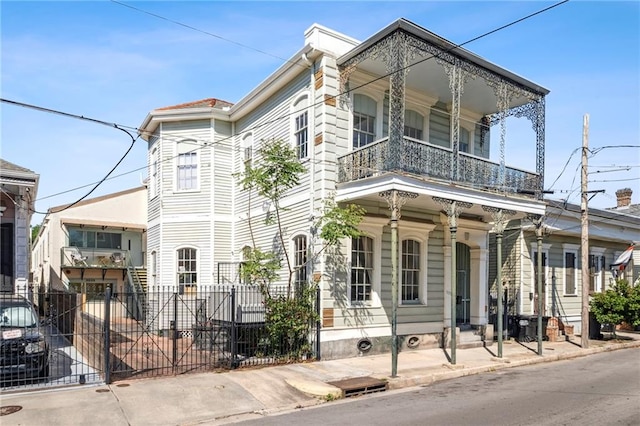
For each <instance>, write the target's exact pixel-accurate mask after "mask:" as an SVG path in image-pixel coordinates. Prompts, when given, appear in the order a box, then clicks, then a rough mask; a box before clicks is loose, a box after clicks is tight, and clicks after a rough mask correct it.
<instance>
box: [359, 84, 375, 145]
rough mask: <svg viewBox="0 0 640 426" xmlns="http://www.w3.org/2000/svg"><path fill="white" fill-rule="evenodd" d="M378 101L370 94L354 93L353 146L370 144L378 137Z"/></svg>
mask: <svg viewBox="0 0 640 426" xmlns="http://www.w3.org/2000/svg"><path fill="white" fill-rule="evenodd" d="M377 108H378V107H377V104H376V101H374V100H373V99H371V98H370V97H368V96H365V95H360V94H355V95H353V147H354V148H360V147H362V146H365V145H368V144H370V143H372V142H373V141H374V140H375V137H376V110H377Z"/></svg>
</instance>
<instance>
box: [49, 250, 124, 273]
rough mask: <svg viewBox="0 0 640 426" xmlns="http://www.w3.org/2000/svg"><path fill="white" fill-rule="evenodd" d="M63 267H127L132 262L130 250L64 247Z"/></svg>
mask: <svg viewBox="0 0 640 426" xmlns="http://www.w3.org/2000/svg"><path fill="white" fill-rule="evenodd" d="M61 256H62V259H61V262H60V265H61V266H62V267H63V268H97V269H126V268H128V267H129V266H136V265H132V264H131V256H130V252H129V250H120V249H118V250H114V249H98V248H81V247H63V248H62V249H61Z"/></svg>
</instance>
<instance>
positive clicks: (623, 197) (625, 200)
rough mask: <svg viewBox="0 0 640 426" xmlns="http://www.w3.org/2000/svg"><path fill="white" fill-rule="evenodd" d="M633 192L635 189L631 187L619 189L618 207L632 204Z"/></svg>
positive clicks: (617, 195) (617, 194) (617, 196)
mask: <svg viewBox="0 0 640 426" xmlns="http://www.w3.org/2000/svg"><path fill="white" fill-rule="evenodd" d="M632 193H633V191H632V190H631V188H623V189H618V190H617V191H616V198H617V199H618V207H617V208H620V207H628V206H629V205H631V194H632Z"/></svg>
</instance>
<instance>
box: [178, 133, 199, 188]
mask: <svg viewBox="0 0 640 426" xmlns="http://www.w3.org/2000/svg"><path fill="white" fill-rule="evenodd" d="M197 148H198V145H197V144H196V142H195V141H191V140H185V141H180V142H178V158H177V161H176V189H177V190H178V191H190V190H195V189H198V151H197Z"/></svg>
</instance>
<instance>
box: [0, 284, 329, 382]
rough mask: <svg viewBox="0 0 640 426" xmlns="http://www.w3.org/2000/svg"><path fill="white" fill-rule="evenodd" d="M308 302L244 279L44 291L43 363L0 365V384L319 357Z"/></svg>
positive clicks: (311, 294)
mask: <svg viewBox="0 0 640 426" xmlns="http://www.w3.org/2000/svg"><path fill="white" fill-rule="evenodd" d="M318 302H319V290H317V289H313V290H312V291H308V292H303V293H302V294H291V292H290V291H289V289H288V288H287V287H271V288H270V289H269V292H268V293H265V292H263V291H261V289H260V288H259V287H258V286H254V285H245V284H242V285H214V286H210V287H202V286H197V287H196V286H193V287H167V288H151V289H149V290H148V291H144V292H136V291H129V292H124V293H112V291H111V289H110V288H107V289H106V291H105V292H104V293H103V294H101V295H98V294H95V292H94V293H92V294H91V295H88V294H86V293H65V292H57V293H49V294H48V296H47V301H46V305H47V306H46V307H45V308H41V311H45V315H44V316H43V317H42V318H41V322H42V326H41V327H42V330H43V333H42V334H43V335H44V338H45V339H46V341H47V345H48V348H49V349H48V360H49V368H48V371H46V372H43V373H41V374H39V375H37V376H36V377H33V378H32V377H26V376H20V375H18V376H17V377H14V376H12V377H5V376H4V375H3V378H2V391H6V390H7V389H16V388H17V389H20V388H24V387H41V386H52V385H69V384H82V383H90V382H102V381H105V382H107V383H110V382H112V381H117V380H121V379H125V378H126V379H129V378H137V377H150V376H162V375H175V374H183V373H188V372H193V371H212V370H226V369H232V368H240V367H245V366H256V365H269V364H279V363H290V362H297V361H304V360H313V359H319V357H320V352H319V348H320V345H319V327H320V325H319V303H318ZM287 309H294V311H291V312H293V314H291V315H288V314H287V311H286V310H287ZM272 312H273V313H272ZM274 313H276V314H274ZM293 317H295V318H297V321H293V322H292V319H294V318H293ZM14 343H15V342H14ZM3 362H4V359H3Z"/></svg>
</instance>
